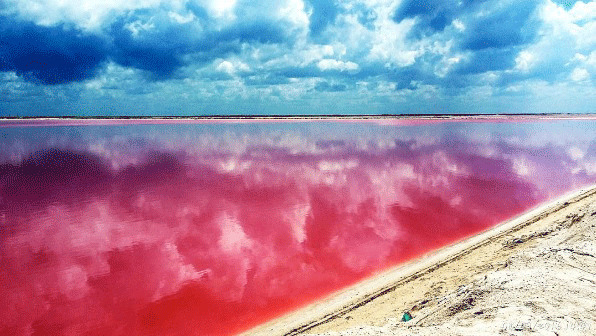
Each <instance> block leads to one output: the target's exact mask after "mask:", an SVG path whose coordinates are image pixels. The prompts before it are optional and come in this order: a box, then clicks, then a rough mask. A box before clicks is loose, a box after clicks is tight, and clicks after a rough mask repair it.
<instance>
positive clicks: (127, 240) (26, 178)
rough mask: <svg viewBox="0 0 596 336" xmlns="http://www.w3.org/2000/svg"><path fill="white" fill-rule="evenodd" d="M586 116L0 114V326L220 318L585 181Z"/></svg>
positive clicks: (223, 322)
mask: <svg viewBox="0 0 596 336" xmlns="http://www.w3.org/2000/svg"><path fill="white" fill-rule="evenodd" d="M595 126H596V122H595V121H593V120H592V121H590V120H588V121H586V120H584V121H538V122H536V121H532V122H529V121H528V122H524V123H519V122H510V123H490V122H482V123H453V122H450V123H445V124H443V123H433V124H424V123H421V124H414V125H394V124H391V123H388V124H386V125H383V124H379V125H377V124H370V123H359V122H351V123H345V122H310V123H300V122H295V123H279V122H277V123H267V122H265V123H263V122H260V123H251V122H244V123H242V124H234V123H226V122H219V123H214V124H209V125H201V124H199V125H197V124H192V125H184V124H177V125H132V123H131V125H126V124H124V125H105V126H85V125H78V126H72V125H71V126H53V127H43V125H42V127H34V128H33V127H18V126H14V125H11V126H10V127H9V126H7V125H5V127H0V135H2V138H1V139H2V142H1V143H0V188H1V189H0V190H1V193H0V197H1V198H0V229H1V231H0V233H1V235H0V256H1V260H0V266H1V268H0V307H3V308H2V309H0V334H2V335H189V334H194V335H229V334H234V333H237V332H240V331H242V330H246V329H247V328H249V327H251V326H254V325H256V324H259V323H262V322H264V321H267V320H269V319H271V318H273V317H275V316H278V315H280V314H282V313H284V312H288V311H290V310H292V309H295V308H297V307H299V306H301V305H304V304H306V303H309V302H312V301H313V300H316V299H317V298H321V297H322V296H324V295H326V294H329V293H330V292H332V291H335V290H338V289H341V288H343V287H345V286H347V285H349V284H352V283H354V282H356V281H358V280H361V279H363V278H364V277H366V276H368V275H370V274H372V273H374V272H378V271H380V270H383V269H385V268H387V267H390V266H394V265H396V264H399V263H400V262H403V261H404V260H408V259H410V258H413V257H415V256H418V255H421V254H423V253H426V252H428V251H431V250H433V249H436V248H438V247H441V246H444V245H445V244H448V243H450V242H454V241H456V240H459V239H462V238H464V237H466V236H469V235H471V234H474V233H477V232H479V231H482V230H485V229H487V228H490V227H491V226H493V225H495V224H496V223H499V222H501V221H503V220H505V219H507V218H510V217H512V216H514V215H516V214H519V213H521V212H523V211H525V210H527V209H529V208H530V207H532V206H534V205H536V204H538V203H539V202H542V201H545V200H548V199H550V198H552V197H554V196H557V195H559V194H561V193H563V192H566V191H569V190H572V189H575V188H578V187H580V186H583V185H586V184H589V183H594V182H595V181H596V132H594V130H596V127H595Z"/></svg>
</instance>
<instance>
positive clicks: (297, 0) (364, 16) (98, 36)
mask: <svg viewBox="0 0 596 336" xmlns="http://www.w3.org/2000/svg"><path fill="white" fill-rule="evenodd" d="M595 18H596V2H594V1H587V0H583V1H563V0H524V1H519V0H460V1H448V0H432V1H419V0H394V1H389V0H359V1H355V0H351V1H341V2H340V1H335V0H280V1H267V2H265V1H248V0H230V1H224V0H174V1H162V0H130V1H122V0H104V1H96V0H3V1H2V2H0V115H3V116H26V115H37V116H41V115H44V116H45V115H47V116H49V115H205V114H369V113H370V114H379V113H391V114H394V113H395V114H399V113H503V112H505V113H507V112H508V113H524V112H527V113H551V112H555V113H556V112H571V113H579V112H596V111H594V106H596V89H595V87H594V80H595V73H596V50H595V49H596V48H595V47H596V20H595Z"/></svg>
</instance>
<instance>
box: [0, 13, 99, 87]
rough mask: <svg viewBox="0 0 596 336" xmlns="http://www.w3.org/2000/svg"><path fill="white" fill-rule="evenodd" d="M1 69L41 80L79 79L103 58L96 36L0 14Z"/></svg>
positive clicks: (82, 78)
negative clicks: (39, 24)
mask: <svg viewBox="0 0 596 336" xmlns="http://www.w3.org/2000/svg"><path fill="white" fill-rule="evenodd" d="M0 36H1V42H0V71H2V72H5V71H14V72H16V73H17V75H19V76H22V77H23V78H25V79H26V80H29V81H33V82H39V83H42V84H50V85H52V84H61V83H67V82H73V81H81V80H84V79H87V78H91V77H93V76H94V75H95V73H96V70H97V68H98V67H99V66H100V65H101V64H102V63H103V62H104V61H105V60H106V56H107V54H106V51H107V48H106V43H105V42H104V41H103V40H102V39H101V38H99V37H97V36H93V35H88V34H85V33H83V32H81V31H79V30H77V29H75V28H71V27H67V26H66V25H59V26H55V27H42V26H38V25H35V24H33V23H30V22H23V21H20V20H15V19H12V18H10V17H7V16H0Z"/></svg>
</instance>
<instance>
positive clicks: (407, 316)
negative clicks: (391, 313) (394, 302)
mask: <svg viewBox="0 0 596 336" xmlns="http://www.w3.org/2000/svg"><path fill="white" fill-rule="evenodd" d="M412 318H413V317H412V315H411V314H410V313H409V312H405V313H404V316H402V317H401V320H402V322H408V321H409V320H411V319H412Z"/></svg>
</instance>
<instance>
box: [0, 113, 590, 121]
mask: <svg viewBox="0 0 596 336" xmlns="http://www.w3.org/2000/svg"><path fill="white" fill-rule="evenodd" d="M450 117H457V118H466V117H480V118H495V117H556V118H561V117H565V118H572V119H573V118H582V117H596V113H495V114H482V113H452V114H424V113H408V114H354V115H351V114H265V115H259V114H246V115H234V114H214V115H189V116H174V115H163V116H158V115H154V116H145V115H130V116H127V115H122V116H76V115H64V116H7V117H0V121H2V120H64V119H68V120H72V119H75V120H94V119H102V120H118V119H142V120H155V119H157V120H161V119H166V120H204V119H337V118H340V119H378V118H394V119H408V118H429V119H442V118H450Z"/></svg>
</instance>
